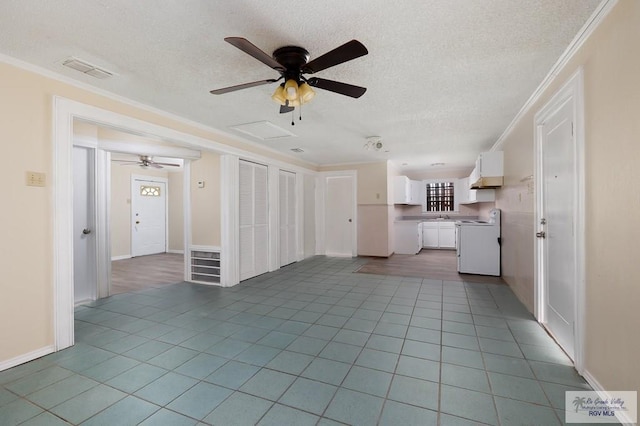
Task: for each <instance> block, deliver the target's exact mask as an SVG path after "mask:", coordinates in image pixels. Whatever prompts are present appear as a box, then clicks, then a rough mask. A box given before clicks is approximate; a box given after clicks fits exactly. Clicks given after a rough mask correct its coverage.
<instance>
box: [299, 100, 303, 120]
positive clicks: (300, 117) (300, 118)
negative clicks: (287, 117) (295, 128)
mask: <svg viewBox="0 0 640 426" xmlns="http://www.w3.org/2000/svg"><path fill="white" fill-rule="evenodd" d="M298 113H299V114H300V115H299V118H298V120H300V121H302V102H300V111H298Z"/></svg>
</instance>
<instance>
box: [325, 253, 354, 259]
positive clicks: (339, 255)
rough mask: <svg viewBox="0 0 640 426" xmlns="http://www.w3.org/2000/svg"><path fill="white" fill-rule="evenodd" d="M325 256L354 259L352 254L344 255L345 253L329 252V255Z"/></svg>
mask: <svg viewBox="0 0 640 426" xmlns="http://www.w3.org/2000/svg"><path fill="white" fill-rule="evenodd" d="M324 255H325V256H328V257H348V258H351V257H353V256H352V255H350V254H344V253H328V252H327V253H325V254H324Z"/></svg>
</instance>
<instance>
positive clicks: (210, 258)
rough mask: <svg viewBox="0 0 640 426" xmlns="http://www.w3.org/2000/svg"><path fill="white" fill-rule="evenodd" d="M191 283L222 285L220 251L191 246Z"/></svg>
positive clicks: (212, 248)
mask: <svg viewBox="0 0 640 426" xmlns="http://www.w3.org/2000/svg"><path fill="white" fill-rule="evenodd" d="M190 266H191V269H190V276H191V277H190V278H191V281H193V282H197V283H202V284H220V249H219V248H217V247H215V248H214V247H207V246H191V265H190Z"/></svg>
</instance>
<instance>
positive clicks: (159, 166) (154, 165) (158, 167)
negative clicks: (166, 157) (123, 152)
mask: <svg viewBox="0 0 640 426" xmlns="http://www.w3.org/2000/svg"><path fill="white" fill-rule="evenodd" d="M149 167H153V168H155V169H162V168H163V167H162V166H161V165H160V163H149Z"/></svg>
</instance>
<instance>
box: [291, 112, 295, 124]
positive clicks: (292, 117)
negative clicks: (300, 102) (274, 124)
mask: <svg viewBox="0 0 640 426" xmlns="http://www.w3.org/2000/svg"><path fill="white" fill-rule="evenodd" d="M295 111H296V110H295V109H294V110H293V111H291V125H292V126H295V125H296V123H295V121H294V120H295V117H296V115H295V114H296V113H295Z"/></svg>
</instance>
